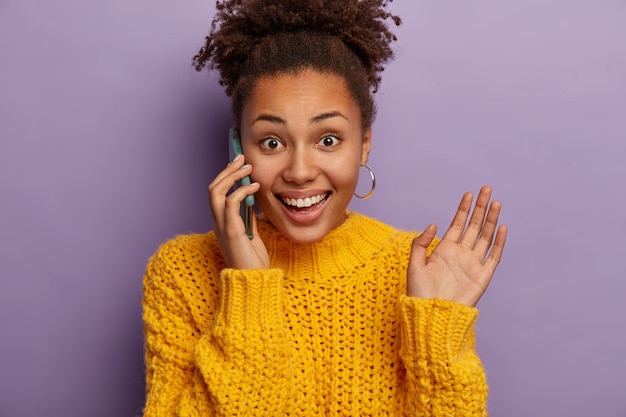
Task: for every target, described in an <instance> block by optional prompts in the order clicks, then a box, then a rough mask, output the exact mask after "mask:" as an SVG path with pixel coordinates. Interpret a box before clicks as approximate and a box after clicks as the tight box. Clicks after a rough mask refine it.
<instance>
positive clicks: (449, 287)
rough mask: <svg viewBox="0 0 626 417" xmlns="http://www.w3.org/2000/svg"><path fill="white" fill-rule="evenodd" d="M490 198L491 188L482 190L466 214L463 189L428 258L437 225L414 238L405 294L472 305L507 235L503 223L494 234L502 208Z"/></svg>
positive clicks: (469, 198)
mask: <svg viewBox="0 0 626 417" xmlns="http://www.w3.org/2000/svg"><path fill="white" fill-rule="evenodd" d="M490 198H491V188H490V187H488V186H484V187H483V188H481V190H480V193H479V194H478V198H477V199H476V206H475V207H474V212H473V213H472V215H471V217H470V211H471V208H472V199H473V197H472V193H466V194H465V195H464V196H463V198H462V199H461V203H460V204H459V208H458V210H457V212H456V215H455V216H454V219H452V223H451V224H450V228H449V229H448V231H447V232H446V234H445V235H444V236H443V238H442V239H441V241H440V242H439V244H438V245H437V247H436V248H435V250H434V251H433V253H432V254H431V255H430V257H428V258H426V250H427V248H428V246H429V245H430V243H431V242H432V240H433V239H434V238H435V234H436V232H437V226H436V225H434V224H431V225H430V226H428V227H427V228H426V230H424V233H422V234H421V235H420V236H418V237H417V238H415V239H414V240H413V246H412V248H411V259H410V261H409V267H408V273H407V274H408V277H407V280H408V281H407V293H408V295H409V296H412V297H419V298H441V299H446V300H451V301H455V302H457V303H461V304H465V305H468V306H472V307H473V306H475V305H476V303H477V302H478V300H479V299H480V297H481V296H482V295H483V293H484V292H485V290H486V289H487V286H488V285H489V282H490V281H491V278H492V277H493V273H494V272H495V270H496V267H497V266H498V263H499V262H500V258H501V257H502V251H503V249H504V243H505V241H506V234H507V228H506V226H500V227H498V229H497V232H496V226H497V223H498V217H499V216H500V209H501V207H502V206H501V204H500V202H498V201H493V202H492V203H491V204H489V199H490ZM468 217H469V218H470V220H469V223H467V219H468ZM494 234H495V239H494Z"/></svg>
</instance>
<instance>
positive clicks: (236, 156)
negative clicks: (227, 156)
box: [232, 154, 243, 162]
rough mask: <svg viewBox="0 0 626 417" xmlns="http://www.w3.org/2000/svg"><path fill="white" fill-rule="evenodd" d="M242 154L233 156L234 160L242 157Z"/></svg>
mask: <svg viewBox="0 0 626 417" xmlns="http://www.w3.org/2000/svg"><path fill="white" fill-rule="evenodd" d="M242 156H243V155H241V154H238V155H235V157H234V158H233V161H232V162H235V161H236V160H238V159H241V157H242Z"/></svg>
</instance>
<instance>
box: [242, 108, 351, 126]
mask: <svg viewBox="0 0 626 417" xmlns="http://www.w3.org/2000/svg"><path fill="white" fill-rule="evenodd" d="M333 117H341V118H344V119H346V120H347V121H350V119H348V117H347V116H345V115H344V114H343V113H341V112H339V111H330V112H327V113H322V114H318V115H317V116H314V117H312V118H311V120H309V123H310V124H315V123H320V122H323V121H324V120H327V119H331V118H333ZM260 121H264V122H270V123H277V124H281V125H284V124H287V121H286V120H285V119H283V118H281V117H278V116H272V115H271V114H260V115H259V116H258V117H257V118H256V119H254V121H253V122H252V124H255V123H256V122H260Z"/></svg>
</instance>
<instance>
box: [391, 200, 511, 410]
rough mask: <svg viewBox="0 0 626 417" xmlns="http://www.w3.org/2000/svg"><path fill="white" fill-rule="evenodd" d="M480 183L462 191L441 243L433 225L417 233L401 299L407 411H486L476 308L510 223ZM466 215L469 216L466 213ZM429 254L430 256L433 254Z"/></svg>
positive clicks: (496, 260)
mask: <svg viewBox="0 0 626 417" xmlns="http://www.w3.org/2000/svg"><path fill="white" fill-rule="evenodd" d="M490 198H491V188H490V187H483V188H482V189H481V191H480V193H479V195H478V198H477V200H476V206H475V208H474V210H473V212H472V213H471V215H470V212H471V211H472V195H471V194H470V193H467V194H465V195H464V196H463V198H462V199H461V203H460V204H459V208H458V210H457V213H456V215H455V216H454V219H453V220H452V223H451V225H450V228H449V229H448V231H447V232H446V233H445V235H444V236H443V238H442V239H441V241H440V242H439V243H438V244H437V246H436V248H435V249H434V250H433V251H432V253H429V249H430V248H431V245H432V244H433V243H434V239H435V233H436V227H435V226H434V225H431V226H429V227H428V228H427V229H426V230H425V231H424V233H423V234H422V235H420V236H418V237H417V238H415V239H414V241H413V246H412V251H411V258H410V261H409V267H408V271H407V294H408V296H404V297H402V299H401V302H400V310H401V319H402V328H401V332H402V333H401V334H402V345H401V351H400V355H401V358H402V360H403V362H404V364H405V366H406V370H407V375H406V379H407V381H406V382H407V388H406V390H407V395H408V397H407V402H408V404H410V406H409V407H408V408H407V412H408V413H409V415H414V414H411V413H417V410H420V411H419V412H420V415H424V416H483V415H486V399H487V384H486V382H485V375H484V372H483V369H482V365H481V363H480V359H479V358H478V356H477V354H476V351H475V341H474V323H475V321H476V318H477V316H478V311H477V310H476V309H475V308H474V306H475V305H476V303H477V302H478V300H479V299H480V297H481V296H482V295H483V293H484V292H485V290H486V289H487V286H488V285H489V283H490V282H491V278H492V277H493V274H494V272H495V270H496V267H497V266H498V263H499V262H500V259H501V257H502V252H503V250H504V244H505V241H506V235H507V229H506V227H505V226H500V227H497V223H498V218H499V215H500V209H501V205H500V203H499V202H497V201H494V202H492V203H491V204H489V200H490ZM468 219H469V220H468ZM428 255H430V256H428Z"/></svg>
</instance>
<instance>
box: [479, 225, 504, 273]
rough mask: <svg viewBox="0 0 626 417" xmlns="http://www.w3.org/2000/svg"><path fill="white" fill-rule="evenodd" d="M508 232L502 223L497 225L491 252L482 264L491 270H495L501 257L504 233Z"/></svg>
mask: <svg viewBox="0 0 626 417" xmlns="http://www.w3.org/2000/svg"><path fill="white" fill-rule="evenodd" d="M507 234H508V228H507V227H506V226H504V225H501V226H500V227H498V231H497V232H496V238H495V240H494V242H493V247H492V248H491V253H489V256H488V257H487V259H486V260H485V263H484V265H485V266H486V267H487V268H488V269H489V270H490V271H491V273H492V274H493V272H494V271H495V270H496V268H497V266H498V264H499V263H500V260H501V259H502V253H503V252H504V245H505V244H506V235H507Z"/></svg>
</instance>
